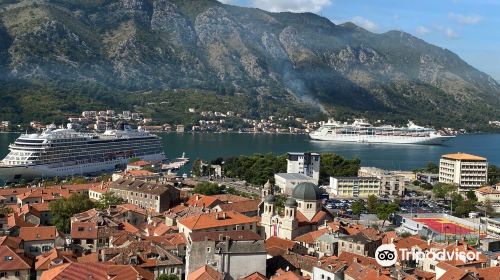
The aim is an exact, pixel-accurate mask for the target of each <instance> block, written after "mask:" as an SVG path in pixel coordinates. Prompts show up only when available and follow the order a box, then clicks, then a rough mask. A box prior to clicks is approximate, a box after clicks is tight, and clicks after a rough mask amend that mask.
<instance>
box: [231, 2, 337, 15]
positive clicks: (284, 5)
mask: <svg viewBox="0 0 500 280" xmlns="http://www.w3.org/2000/svg"><path fill="white" fill-rule="evenodd" d="M226 1H228V0H226ZM229 1H231V0H229ZM331 4H332V0H252V5H253V6H254V7H256V8H259V9H263V10H266V11H270V12H295V13H304V12H312V13H318V12H320V11H321V10H323V8H325V7H327V6H329V5H331Z"/></svg>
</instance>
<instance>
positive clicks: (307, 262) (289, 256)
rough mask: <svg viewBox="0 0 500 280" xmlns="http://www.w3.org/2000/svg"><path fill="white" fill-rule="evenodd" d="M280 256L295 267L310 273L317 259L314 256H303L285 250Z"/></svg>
mask: <svg viewBox="0 0 500 280" xmlns="http://www.w3.org/2000/svg"><path fill="white" fill-rule="evenodd" d="M281 256H282V257H283V259H285V260H286V261H287V262H289V263H290V264H291V265H292V266H294V267H295V268H298V269H301V270H305V271H307V272H311V273H312V272H313V267H314V266H316V265H317V264H318V261H319V260H318V259H317V258H316V257H313V256H304V255H300V254H297V253H294V252H287V253H285V254H283V255H281Z"/></svg>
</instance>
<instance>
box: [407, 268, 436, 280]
mask: <svg viewBox="0 0 500 280" xmlns="http://www.w3.org/2000/svg"><path fill="white" fill-rule="evenodd" d="M413 274H414V275H415V276H417V279H421V280H432V279H435V278H436V273H433V272H428V271H424V270H422V269H418V268H417V269H415V270H414V271H413Z"/></svg>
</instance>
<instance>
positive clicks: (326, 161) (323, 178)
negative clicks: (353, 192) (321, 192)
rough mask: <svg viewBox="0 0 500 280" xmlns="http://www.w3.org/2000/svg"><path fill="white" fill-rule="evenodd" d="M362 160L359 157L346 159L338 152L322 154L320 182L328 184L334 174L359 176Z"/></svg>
mask: <svg viewBox="0 0 500 280" xmlns="http://www.w3.org/2000/svg"><path fill="white" fill-rule="evenodd" d="M360 166H361V161H360V160H359V159H345V158H343V157H341V156H339V155H337V154H332V153H325V154H321V162H320V171H319V176H320V183H321V184H327V183H328V182H329V179H330V177H332V176H357V175H358V171H359V168H360Z"/></svg>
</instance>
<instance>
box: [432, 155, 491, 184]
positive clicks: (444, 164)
mask: <svg viewBox="0 0 500 280" xmlns="http://www.w3.org/2000/svg"><path fill="white" fill-rule="evenodd" d="M439 182H440V183H446V184H455V185H457V186H459V189H460V191H462V192H465V191H468V190H475V189H477V188H479V187H481V186H483V185H485V184H486V183H487V182H488V162H487V161H486V158H483V157H480V156H475V155H470V154H464V153H456V154H446V155H443V156H441V160H440V161H439Z"/></svg>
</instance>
